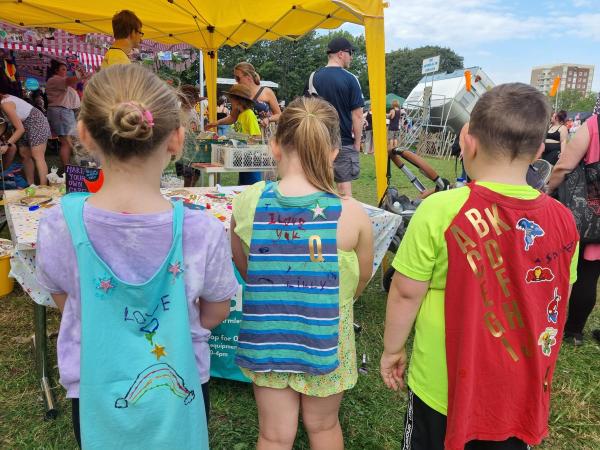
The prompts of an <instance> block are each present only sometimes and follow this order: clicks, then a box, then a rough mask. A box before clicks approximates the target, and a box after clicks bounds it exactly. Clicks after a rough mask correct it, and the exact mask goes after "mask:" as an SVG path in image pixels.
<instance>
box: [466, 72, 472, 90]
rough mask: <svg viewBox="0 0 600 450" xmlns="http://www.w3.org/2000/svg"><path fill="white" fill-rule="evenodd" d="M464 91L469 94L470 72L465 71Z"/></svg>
mask: <svg viewBox="0 0 600 450" xmlns="http://www.w3.org/2000/svg"><path fill="white" fill-rule="evenodd" d="M465 89H466V90H467V92H471V71H470V70H465Z"/></svg>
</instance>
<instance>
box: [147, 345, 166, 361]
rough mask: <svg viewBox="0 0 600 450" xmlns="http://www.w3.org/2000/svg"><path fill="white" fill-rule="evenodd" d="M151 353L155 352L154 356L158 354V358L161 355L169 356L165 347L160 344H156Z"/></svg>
mask: <svg viewBox="0 0 600 450" xmlns="http://www.w3.org/2000/svg"><path fill="white" fill-rule="evenodd" d="M150 353H154V356H156V359H157V360H159V359H160V358H161V356H167V352H165V347H164V346H162V345H158V344H156V345H155V346H154V349H152V351H151V352H150Z"/></svg>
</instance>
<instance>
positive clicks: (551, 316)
mask: <svg viewBox="0 0 600 450" xmlns="http://www.w3.org/2000/svg"><path fill="white" fill-rule="evenodd" d="M558 302H560V295H558V288H554V297H553V298H552V300H550V303H548V308H547V311H546V312H547V314H548V322H552V323H557V322H558Z"/></svg>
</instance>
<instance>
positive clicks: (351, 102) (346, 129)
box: [305, 37, 365, 196]
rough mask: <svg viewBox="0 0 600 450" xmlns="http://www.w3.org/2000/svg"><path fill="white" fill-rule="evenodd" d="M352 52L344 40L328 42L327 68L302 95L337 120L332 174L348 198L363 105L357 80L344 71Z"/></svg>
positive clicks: (357, 170)
mask: <svg viewBox="0 0 600 450" xmlns="http://www.w3.org/2000/svg"><path fill="white" fill-rule="evenodd" d="M355 50H356V49H355V48H354V47H353V46H352V44H351V43H350V41H348V39H346V38H343V37H337V38H334V39H332V40H331V41H330V42H329V44H328V45H327V56H328V62H327V65H326V66H325V67H322V68H320V69H318V70H316V71H315V72H313V73H311V74H310V78H309V80H308V84H307V87H306V89H305V95H317V96H319V97H321V98H323V99H325V100H327V101H328V102H329V103H331V104H332V105H333V107H334V108H335V109H336V111H337V112H338V115H339V117H340V134H341V138H342V147H341V148H340V151H339V153H338V155H337V157H336V159H335V161H334V162H333V170H334V178H335V181H336V183H337V187H338V191H339V193H340V195H342V196H346V195H347V196H352V181H353V180H356V179H357V178H358V176H359V175H360V161H359V152H360V140H361V135H362V127H363V106H364V104H365V101H364V98H363V95H362V90H361V88H360V83H359V82H358V79H357V78H356V76H355V75H354V74H352V73H350V72H349V71H347V70H346V69H347V68H348V67H350V63H351V62H352V55H353V53H354V52H355Z"/></svg>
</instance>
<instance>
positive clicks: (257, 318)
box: [236, 184, 341, 375]
mask: <svg viewBox="0 0 600 450" xmlns="http://www.w3.org/2000/svg"><path fill="white" fill-rule="evenodd" d="M340 213H341V202H340V199H339V198H338V197H336V196H334V195H331V194H325V193H318V194H313V195H310V196H305V197H283V196H281V195H280V194H279V192H278V191H277V189H276V185H274V184H269V185H267V186H266V187H265V190H264V191H263V193H262V195H261V198H260V200H259V201H258V205H257V208H256V211H255V215H254V225H253V232H252V239H251V242H250V254H249V258H248V260H249V263H248V278H247V285H246V289H245V293H244V303H243V317H242V325H241V328H240V335H239V341H238V352H237V356H236V362H237V363H238V365H240V366H241V367H245V368H247V369H250V370H253V371H256V372H268V371H274V372H295V373H310V374H314V375H318V374H326V373H329V372H332V371H333V370H335V369H336V368H337V366H338V364H339V361H338V357H337V346H338V328H339V265H338V258H337V237H336V235H337V222H338V219H339V217H340Z"/></svg>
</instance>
